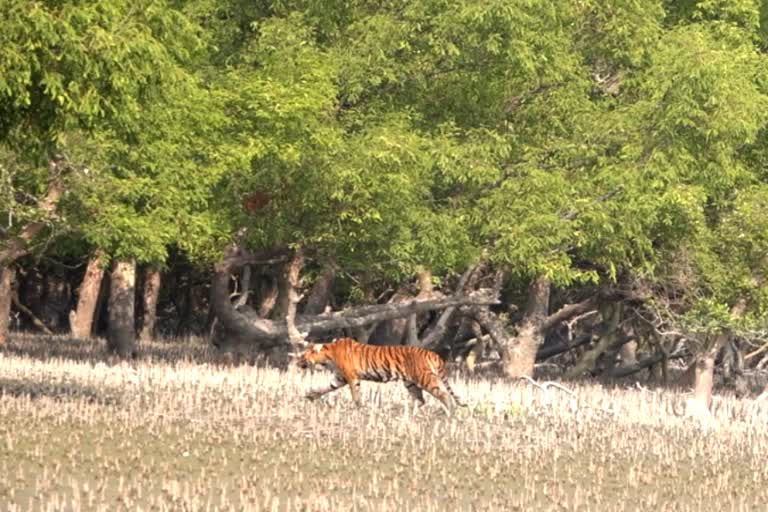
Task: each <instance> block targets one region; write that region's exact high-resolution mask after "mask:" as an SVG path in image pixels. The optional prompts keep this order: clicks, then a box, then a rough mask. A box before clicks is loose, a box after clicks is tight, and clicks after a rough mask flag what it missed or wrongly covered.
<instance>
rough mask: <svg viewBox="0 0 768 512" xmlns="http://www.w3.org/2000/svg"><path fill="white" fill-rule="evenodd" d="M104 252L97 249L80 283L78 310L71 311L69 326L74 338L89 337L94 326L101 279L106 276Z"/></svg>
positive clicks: (89, 260)
mask: <svg viewBox="0 0 768 512" xmlns="http://www.w3.org/2000/svg"><path fill="white" fill-rule="evenodd" d="M104 263H105V257H104V253H103V252H102V251H100V250H96V251H95V252H94V253H93V255H92V256H91V257H90V258H89V259H88V266H87V267H86V269H85V276H83V282H82V284H81V285H80V290H79V297H78V299H77V310H76V311H70V312H69V326H70V329H71V331H72V337H74V338H88V337H89V336H90V335H91V330H92V327H93V319H94V313H95V312H96V304H97V303H98V300H99V291H100V290H101V280H102V279H103V277H104Z"/></svg>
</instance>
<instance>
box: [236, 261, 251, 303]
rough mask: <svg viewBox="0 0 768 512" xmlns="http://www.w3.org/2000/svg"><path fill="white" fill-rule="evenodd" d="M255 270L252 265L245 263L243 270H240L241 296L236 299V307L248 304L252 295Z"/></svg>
mask: <svg viewBox="0 0 768 512" xmlns="http://www.w3.org/2000/svg"><path fill="white" fill-rule="evenodd" d="M252 275H253V270H252V269H251V266H250V265H243V270H242V271H241V272H240V296H239V297H238V298H237V300H236V301H235V307H236V308H237V307H240V306H245V305H246V304H248V297H249V296H250V295H251V276H252Z"/></svg>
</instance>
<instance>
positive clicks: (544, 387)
mask: <svg viewBox="0 0 768 512" xmlns="http://www.w3.org/2000/svg"><path fill="white" fill-rule="evenodd" d="M521 378H522V379H523V380H526V381H528V382H529V383H531V384H533V385H534V386H536V387H537V388H539V389H541V390H542V391H546V390H547V388H548V387H553V388H557V389H559V390H560V391H565V392H566V393H568V394H569V395H571V396H576V393H574V392H573V391H571V390H570V389H568V388H567V387H565V386H563V385H562V384H558V383H557V382H553V381H546V382H542V383H541V384H539V383H538V382H536V381H535V380H533V379H532V378H531V377H528V376H527V375H524V376H523V377H521Z"/></svg>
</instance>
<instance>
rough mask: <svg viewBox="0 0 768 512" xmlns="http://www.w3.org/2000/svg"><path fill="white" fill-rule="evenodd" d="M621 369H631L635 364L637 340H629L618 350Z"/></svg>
mask: <svg viewBox="0 0 768 512" xmlns="http://www.w3.org/2000/svg"><path fill="white" fill-rule="evenodd" d="M619 357H620V358H621V363H620V365H619V366H621V367H622V368H632V367H634V366H635V365H636V364H637V340H634V339H633V340H630V341H628V342H627V343H625V344H623V345H622V346H621V348H620V349H619Z"/></svg>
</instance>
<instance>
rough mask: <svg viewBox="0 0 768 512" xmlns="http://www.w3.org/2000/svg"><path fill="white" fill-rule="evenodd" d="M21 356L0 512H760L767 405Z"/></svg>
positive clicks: (163, 346)
mask: <svg viewBox="0 0 768 512" xmlns="http://www.w3.org/2000/svg"><path fill="white" fill-rule="evenodd" d="M142 348H143V352H144V353H145V354H148V356H147V357H143V358H141V359H139V360H138V361H132V362H127V363H117V364H112V363H110V362H109V361H108V360H107V359H106V358H105V357H104V356H103V346H102V344H101V342H99V341H94V342H88V343H80V342H74V341H70V340H67V339H66V338H42V337H19V336H16V337H15V338H12V340H11V342H10V344H9V345H8V346H7V347H5V348H4V349H3V350H2V351H0V415H2V422H0V510H71V509H75V510H230V509H239V510H264V509H267V510H454V509H458V510H500V509H504V510H532V509H535V510H550V509H551V510H601V511H606V510H638V509H641V510H643V509H651V508H653V509H654V510H702V509H712V508H722V509H724V510H764V507H765V503H768V465H766V463H765V460H766V454H767V453H768V403H764V402H763V403H757V402H754V401H752V400H747V399H745V400H738V399H735V398H729V397H723V396H720V397H717V398H716V404H715V413H714V419H713V420H712V421H708V422H706V423H700V422H698V421H695V420H692V419H686V418H679V417H677V416H675V415H674V413H673V407H674V406H675V405H676V404H677V403H679V402H680V401H681V400H682V399H683V397H682V396H681V395H680V394H676V393H672V392H667V391H663V390H648V389H637V388H634V389H621V388H616V387H614V388H606V387H602V386H599V385H595V384H590V383H586V382H584V383H579V384H574V383H567V385H568V387H569V388H570V389H572V390H573V391H574V393H575V396H571V395H569V394H568V393H565V392H562V391H560V390H557V389H553V388H549V389H548V390H547V391H542V390H540V389H537V388H535V387H533V386H531V385H529V384H526V383H506V382H501V381H494V380H490V379H484V380H466V379H463V378H456V379H455V384H454V389H455V390H456V391H457V393H458V394H459V395H460V396H462V397H463V398H464V400H465V401H466V402H468V403H469V404H470V409H469V410H463V411H460V412H459V413H458V414H457V415H456V416H455V417H452V418H448V417H446V416H445V415H444V414H443V413H442V412H441V410H440V409H439V408H438V407H437V405H436V402H435V401H434V400H430V401H429V402H428V405H427V406H426V407H425V408H424V409H422V410H421V411H419V412H418V413H416V414H415V415H414V414H413V412H412V410H411V408H410V407H409V406H410V403H409V401H408V400H409V399H408V395H407V392H406V390H405V388H404V387H403V386H402V385H400V384H384V385H382V384H373V383H364V384H363V388H362V391H363V399H364V401H365V403H366V407H365V408H363V409H361V410H358V409H355V408H354V407H353V406H352V402H351V399H350V397H349V393H348V392H347V391H346V390H341V391H339V392H337V393H336V394H333V395H330V396H329V397H328V398H327V399H326V400H321V401H319V402H313V403H310V402H307V401H306V400H304V399H303V398H302V395H303V394H304V393H305V392H306V391H307V390H308V389H309V388H310V387H312V386H318V385H321V384H322V383H324V382H326V381H327V379H329V375H328V374H326V373H325V372H316V373H314V374H311V373H299V372H298V371H297V370H295V369H293V368H290V369H289V370H287V371H281V370H276V369H271V368H261V367H257V366H250V365H239V366H238V365H224V364H220V363H217V362H216V361H215V358H213V356H212V355H211V354H210V353H209V351H208V349H207V348H206V347H205V345H204V343H203V342H202V341H197V340H187V341H184V342H155V343H150V344H146V345H144V346H143V347H142Z"/></svg>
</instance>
